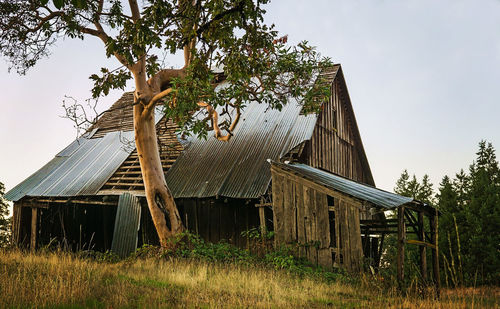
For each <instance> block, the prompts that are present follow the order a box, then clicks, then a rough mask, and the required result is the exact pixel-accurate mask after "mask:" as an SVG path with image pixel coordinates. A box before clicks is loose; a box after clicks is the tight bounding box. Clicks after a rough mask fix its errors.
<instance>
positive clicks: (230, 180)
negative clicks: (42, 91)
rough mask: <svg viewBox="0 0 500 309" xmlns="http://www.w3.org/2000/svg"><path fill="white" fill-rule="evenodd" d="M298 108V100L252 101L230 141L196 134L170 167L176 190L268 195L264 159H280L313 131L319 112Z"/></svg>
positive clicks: (201, 194)
mask: <svg viewBox="0 0 500 309" xmlns="http://www.w3.org/2000/svg"><path fill="white" fill-rule="evenodd" d="M300 111H301V106H300V105H299V104H298V103H297V102H296V101H294V100H291V101H290V102H289V104H287V105H286V106H284V107H283V109H282V110H281V111H278V110H272V109H269V108H268V107H267V106H266V105H264V104H258V103H256V102H252V103H250V104H248V105H247V107H246V108H245V110H244V111H243V112H242V115H241V118H240V122H239V124H238V126H237V128H236V130H235V131H234V136H233V137H232V138H231V140H230V141H229V142H222V141H219V140H217V139H216V138H214V137H212V136H210V137H208V138H207V140H200V139H197V138H192V139H191V140H190V143H189V145H188V146H187V147H186V149H185V150H184V151H183V153H182V154H181V155H180V156H179V158H178V159H177V160H176V162H175V163H174V164H173V166H172V167H171V168H170V170H169V171H168V172H167V175H166V176H167V183H168V185H169V188H170V190H171V191H172V193H173V195H174V196H175V197H177V198H180V197H200V198H201V197H212V196H225V197H233V198H256V197H259V196H260V195H262V194H264V193H265V192H266V190H267V187H268V185H269V182H270V181H271V172H270V170H269V165H268V164H267V163H266V160H267V159H273V160H278V159H279V158H280V157H281V156H282V155H284V154H286V153H287V152H288V151H290V149H292V148H293V147H294V146H296V145H297V144H299V143H300V142H302V141H304V140H307V139H310V138H311V136H312V132H313V130H314V125H315V123H316V116H315V115H307V116H306V115H300Z"/></svg>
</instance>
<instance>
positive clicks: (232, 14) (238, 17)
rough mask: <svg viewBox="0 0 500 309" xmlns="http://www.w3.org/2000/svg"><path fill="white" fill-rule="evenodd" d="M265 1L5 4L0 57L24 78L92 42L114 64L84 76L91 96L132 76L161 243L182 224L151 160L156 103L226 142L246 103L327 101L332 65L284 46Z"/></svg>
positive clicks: (11, 0)
mask: <svg viewBox="0 0 500 309" xmlns="http://www.w3.org/2000/svg"><path fill="white" fill-rule="evenodd" d="M268 2H269V0H236V1H235V0H144V1H141V2H139V1H137V0H128V1H127V2H125V1H123V2H122V1H120V0H108V1H104V0H98V1H88V0H52V1H48V0H29V1H20V0H7V1H2V2H0V31H1V32H0V51H1V53H2V54H3V55H4V56H5V57H7V58H8V59H9V60H10V63H11V64H12V66H11V68H15V69H16V70H17V72H18V73H20V74H24V73H26V71H27V70H28V69H29V68H31V67H32V66H34V65H35V64H36V63H37V62H38V60H40V59H41V58H42V57H45V56H47V55H48V54H49V49H50V47H51V46H52V45H53V44H54V43H55V42H56V41H57V39H59V38H62V37H66V38H79V39H84V38H85V37H86V36H89V35H90V36H94V37H97V38H99V39H100V40H101V41H102V42H103V43H104V53H105V55H106V56H107V57H114V58H116V59H117V60H118V62H119V63H120V64H121V65H120V66H119V67H117V68H114V69H110V68H101V69H100V71H99V72H98V73H96V74H93V75H91V76H90V79H92V81H93V82H94V87H93V89H92V96H93V97H94V98H97V97H99V96H101V95H106V94H108V92H109V91H110V90H111V89H123V88H124V87H125V86H126V84H127V81H128V80H129V79H133V81H134V84H135V92H134V105H133V117H134V130H135V133H136V134H135V142H136V149H137V153H138V157H139V162H140V165H141V172H142V173H141V174H142V179H143V183H144V191H145V196H146V199H147V202H148V206H149V210H150V212H151V215H152V218H153V222H154V224H155V227H156V230H157V232H158V235H159V238H160V242H161V244H162V245H163V246H167V244H168V238H169V237H171V236H172V235H173V234H176V233H179V232H181V231H182V230H183V226H182V222H181V219H180V215H179V212H178V209H177V207H176V205H175V201H174V198H173V196H172V194H171V193H170V191H169V189H168V185H167V183H166V182H165V175H164V173H163V171H162V165H161V160H160V156H159V154H158V142H157V138H156V137H157V136H156V129H155V123H154V110H155V108H156V106H157V104H159V103H163V104H164V107H165V108H164V111H165V115H166V116H167V117H168V118H171V119H173V120H174V121H176V122H177V123H178V125H179V127H180V128H181V130H183V131H184V133H187V134H189V133H195V134H197V135H198V136H200V137H206V136H207V133H208V132H209V131H211V130H213V132H214V135H215V137H216V138H217V139H219V140H222V141H228V140H229V139H230V138H231V136H232V134H233V132H234V130H235V128H236V125H237V124H238V120H239V118H240V115H241V110H243V109H244V108H245V106H246V104H248V102H249V101H255V102H258V103H262V104H266V105H268V106H269V107H270V108H275V109H281V108H282V107H283V105H285V104H287V102H289V101H290V100H289V99H290V98H295V99H297V100H298V101H299V102H300V103H302V105H303V110H304V111H305V112H308V111H313V110H317V109H318V108H319V105H320V103H321V102H323V101H324V100H325V99H326V98H327V97H328V96H329V95H330V93H329V89H330V85H328V83H325V82H324V80H322V79H323V78H324V77H322V75H321V74H320V73H321V71H322V70H323V69H324V68H326V67H327V66H330V60H329V59H327V58H322V57H321V56H320V55H319V54H318V53H317V52H316V50H315V49H314V48H312V47H311V46H309V45H308V44H307V42H302V43H299V44H298V45H297V46H290V45H288V43H287V37H286V36H284V37H279V36H278V32H277V31H276V30H275V29H274V26H273V25H266V24H265V23H264V13H265V10H264V9H263V6H264V5H265V4H267V3H268ZM178 53H183V54H184V66H183V67H181V68H166V67H165V65H164V62H163V61H162V60H164V59H165V57H167V56H169V55H171V56H174V55H177V54H178ZM214 68H222V69H223V71H222V72H218V71H217V70H214ZM221 83H223V84H221ZM74 110H78V109H73V111H74ZM219 116H223V117H220V118H219ZM75 117H76V118H75V119H76V122H77V123H78V122H79V120H78V115H76V116H75ZM83 123H85V122H83ZM223 130H225V131H226V132H225V133H224V132H223Z"/></svg>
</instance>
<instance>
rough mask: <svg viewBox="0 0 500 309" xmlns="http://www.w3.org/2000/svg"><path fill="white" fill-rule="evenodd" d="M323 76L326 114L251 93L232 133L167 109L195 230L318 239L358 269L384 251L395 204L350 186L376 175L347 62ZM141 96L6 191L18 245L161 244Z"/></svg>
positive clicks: (179, 183)
mask: <svg viewBox="0 0 500 309" xmlns="http://www.w3.org/2000/svg"><path fill="white" fill-rule="evenodd" d="M322 74H323V75H324V76H325V77H327V79H328V82H329V83H330V85H331V93H332V95H331V97H330V99H329V101H328V102H324V103H323V105H322V107H321V110H320V112H319V113H317V114H307V115H306V114H304V113H303V112H302V109H301V106H300V105H299V104H298V103H297V102H295V101H293V100H291V101H290V102H289V103H288V104H287V105H286V106H285V107H283V109H282V110H281V111H278V110H270V109H268V108H267V107H266V106H264V105H261V104H257V103H256V102H250V103H249V104H248V105H247V107H246V109H245V110H244V111H243V112H242V115H241V118H240V122H239V125H238V126H237V128H236V130H235V131H234V136H233V138H232V139H231V140H230V141H229V142H222V141H219V140H217V139H215V138H213V137H210V136H209V137H208V138H207V139H206V140H204V139H198V138H196V137H184V136H179V135H178V134H177V133H176V129H177V127H176V125H175V124H174V123H173V122H172V121H170V120H169V119H165V118H164V117H162V114H161V113H158V114H157V117H156V121H157V131H158V136H159V144H160V156H161V159H162V164H163V169H164V172H165V176H166V180H167V184H168V186H169V188H170V190H171V192H172V194H173V195H174V197H175V200H176V203H177V206H178V208H179V212H180V214H181V217H182V220H183V222H184V225H185V226H186V227H187V228H188V229H189V230H190V231H193V232H195V233H197V234H199V235H200V236H201V237H203V238H204V239H205V240H207V241H211V242H217V241H220V240H223V239H224V240H226V241H228V242H230V243H233V244H235V245H238V246H245V245H246V244H247V241H248V240H247V239H246V238H245V237H243V236H242V233H241V232H243V231H245V230H249V229H250V228H254V227H260V228H262V229H267V230H274V231H275V232H276V240H275V242H276V244H277V245H280V244H288V243H292V242H304V243H307V242H309V243H311V244H312V243H314V244H316V247H315V248H316V249H317V250H315V251H314V252H313V250H308V249H307V248H305V249H304V252H303V254H304V255H305V256H307V257H308V258H309V259H311V260H312V261H315V262H317V263H318V264H321V265H324V266H345V267H347V268H348V269H352V270H360V268H361V263H362V258H363V256H365V257H372V258H374V259H375V260H378V259H379V258H380V252H381V246H382V242H383V237H380V235H384V233H385V232H387V233H389V231H388V230H387V231H386V230H384V231H385V232H384V233H377V231H381V229H382V227H387V221H386V220H385V216H384V211H385V210H387V209H386V208H384V207H383V206H381V205H377V204H376V203H374V202H373V200H370V199H369V198H368V197H366V196H356V195H355V194H354V195H353V192H352V190H351V191H349V189H345V187H347V188H352V187H355V188H358V189H359V186H362V187H363V188H364V187H366V188H374V186H375V183H374V180H373V176H372V173H371V171H370V166H369V163H368V159H367V157H366V154H365V151H364V148H363V143H362V141H361V135H360V132H359V130H358V126H357V123H356V117H355V115H354V111H353V107H352V104H351V101H350V98H349V93H348V91H347V86H346V82H345V79H344V75H343V72H342V68H341V66H340V65H338V64H337V65H333V66H332V67H331V68H329V69H328V70H325V71H324V72H323V73H322ZM132 103H133V94H132V93H125V94H124V95H123V96H122V97H121V98H120V99H119V100H118V101H117V102H116V103H115V104H114V105H113V106H112V107H111V108H110V109H109V110H108V111H107V112H105V113H104V114H103V115H102V116H101V117H100V119H99V120H98V121H97V123H96V124H95V125H94V126H93V127H91V128H90V129H89V130H88V132H87V133H85V134H84V135H83V136H81V137H80V138H78V139H77V140H75V141H74V142H72V143H71V144H70V145H68V146H67V147H66V148H65V149H63V150H62V151H60V152H59V153H58V154H57V155H56V156H55V157H54V159H52V160H51V161H50V162H48V163H47V164H46V165H44V166H43V167H41V168H40V169H39V170H38V171H36V172H35V173H34V174H33V175H31V176H30V177H28V178H27V179H25V180H24V181H23V182H21V183H20V184H19V185H17V186H16V187H14V188H13V189H11V190H10V191H9V192H8V193H7V194H6V196H5V197H6V198H7V199H8V200H11V201H13V202H14V216H13V239H14V241H15V242H16V243H17V244H18V245H20V246H26V247H31V248H32V249H34V248H37V247H39V246H42V245H45V244H48V243H50V242H54V241H57V242H59V243H61V244H64V245H65V246H67V247H68V248H71V249H73V250H78V249H94V250H103V251H105V250H110V249H111V250H113V251H114V252H116V253H117V254H120V255H123V256H124V255H127V254H129V253H130V252H131V251H133V250H134V249H135V248H136V247H137V246H141V245H142V244H155V243H157V242H158V240H157V238H156V237H157V236H156V233H155V230H154V227H153V224H152V220H151V217H150V215H149V211H148V209H147V205H146V203H145V198H144V186H143V183H142V179H141V172H140V167H139V161H138V157H137V152H136V151H135V147H134V144H133V140H134V133H133V124H132ZM285 162H287V163H289V164H286V163H285ZM324 174H326V175H330V176H331V175H333V176H334V177H340V178H341V179H343V180H345V181H344V182H345V183H344V187H342V188H340V189H339V187H335V186H333V185H332V182H331V179H330V180H329V181H330V182H328V181H327V183H326V184H325V183H322V182H321V179H323V181H324V177H323V178H322V177H321V176H325V175H324ZM311 175H312V176H311ZM327 178H328V177H327ZM356 186H358V187H356ZM297 188H300V190H302V191H300V190H299V189H297ZM306 188H309V189H306ZM289 190H292V191H290V192H293V194H296V193H297V192H298V194H296V195H297V196H299V198H298V199H297V198H295V197H293V196H292V195H290V194H287V193H286V192H289ZM304 190H305V191H304ZM376 190H378V189H376ZM303 192H305V195H303V194H302V193H303ZM377 192H381V191H377ZM291 196H292V197H291ZM294 196H295V195H294ZM300 198H302V202H301V201H300ZM304 198H307V199H309V200H310V201H314V202H312V203H304V200H303V199H304ZM397 198H400V202H401V203H399V204H397V205H395V206H394V207H400V206H402V205H409V204H412V207H414V208H415V209H417V210H419V209H420V208H419V207H424V206H425V205H422V204H421V203H420V204H419V203H418V202H417V201H413V200H411V199H410V200H405V199H404V198H403V197H397ZM397 198H396V199H397ZM401 198H403V199H401ZM307 205H309V206H310V205H314V207H315V208H314V209H315V210H311V209H306V210H305V209H304V207H306V206H307ZM391 205H392V204H391ZM290 207H291V208H290ZM331 207H333V208H331ZM335 207H337V208H335ZM425 207H426V206H425ZM332 209H333V210H334V211H332V212H329V210H332ZM426 209H427V208H426ZM304 211H311V213H310V215H308V216H304V215H303V214H304ZM301 213H302V217H300V214H301ZM319 213H322V214H323V215H321V216H320V215H319ZM312 216H318V220H316V219H314V220H311V218H312ZM305 217H307V219H304V218H305ZM290 220H292V221H293V222H295V223H293V224H292V223H289V221H290ZM292 221H290V222H292ZM299 223H300V224H301V225H302V227H301V228H299V226H298V225H297V224H299ZM330 223H331V224H330ZM335 223H337V224H336V225H335ZM410 224H411V223H410ZM415 224H418V223H417V222H415ZM304 226H305V227H304ZM370 227H372V228H371V230H370ZM313 230H314V231H315V232H314V233H315V234H313V232H312V231H313ZM305 231H309V232H308V234H307V236H306V234H305ZM311 235H312V236H311ZM341 235H342V236H341ZM311 237H312V238H311ZM338 237H339V238H338ZM341 241H342V242H343V244H344V245H342V246H340V245H337V244H339V242H341ZM422 242H423V243H426V242H425V240H422ZM428 243H430V242H428ZM428 243H426V244H428ZM318 244H319V245H318ZM340 250H343V251H340ZM305 251H308V252H305ZM377 263H378V262H377Z"/></svg>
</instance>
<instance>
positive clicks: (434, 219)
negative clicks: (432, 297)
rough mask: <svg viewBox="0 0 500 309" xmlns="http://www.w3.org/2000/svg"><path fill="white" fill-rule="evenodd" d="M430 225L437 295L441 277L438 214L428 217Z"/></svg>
mask: <svg viewBox="0 0 500 309" xmlns="http://www.w3.org/2000/svg"><path fill="white" fill-rule="evenodd" d="M429 219H430V223H431V224H430V225H431V239H432V243H433V244H434V245H435V248H433V250H432V270H433V273H434V284H435V285H436V293H437V295H438V297H439V291H440V289H441V279H440V278H439V248H438V214H437V209H436V214H435V215H431V216H430V217H429Z"/></svg>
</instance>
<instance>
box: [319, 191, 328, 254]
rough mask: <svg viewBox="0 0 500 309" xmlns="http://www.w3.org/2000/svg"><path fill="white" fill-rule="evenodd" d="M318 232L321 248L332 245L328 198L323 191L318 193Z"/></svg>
mask: <svg viewBox="0 0 500 309" xmlns="http://www.w3.org/2000/svg"><path fill="white" fill-rule="evenodd" d="M316 216H317V221H318V224H317V234H318V240H319V241H320V248H329V247H330V224H329V223H328V199H327V196H326V194H324V193H322V192H317V193H316Z"/></svg>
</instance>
